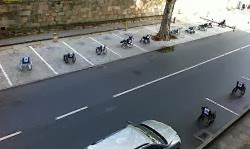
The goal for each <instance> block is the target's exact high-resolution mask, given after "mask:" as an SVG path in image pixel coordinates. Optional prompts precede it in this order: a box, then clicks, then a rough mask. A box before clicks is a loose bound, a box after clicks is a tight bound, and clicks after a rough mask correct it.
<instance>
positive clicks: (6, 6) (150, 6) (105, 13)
mask: <svg viewBox="0 0 250 149" xmlns="http://www.w3.org/2000/svg"><path fill="white" fill-rule="evenodd" d="M164 6H165V0H0V38H6V37H13V36H18V35H23V34H25V33H27V34H34V33H41V32H45V31H51V30H54V29H72V27H74V26H81V25H84V24H86V23H89V22H92V23H93V22H102V21H111V20H122V19H126V18H136V17H148V16H158V15H162V13H163V10H164Z"/></svg>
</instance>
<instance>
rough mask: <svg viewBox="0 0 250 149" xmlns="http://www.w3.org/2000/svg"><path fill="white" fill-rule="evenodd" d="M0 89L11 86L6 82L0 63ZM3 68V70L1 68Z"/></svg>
mask: <svg viewBox="0 0 250 149" xmlns="http://www.w3.org/2000/svg"><path fill="white" fill-rule="evenodd" d="M0 68H1V69H0V90H2V89H5V88H8V87H11V84H9V83H8V79H7V78H6V76H5V74H4V72H3V71H5V70H4V68H3V67H2V65H1V64H0ZM2 69H3V70H2Z"/></svg>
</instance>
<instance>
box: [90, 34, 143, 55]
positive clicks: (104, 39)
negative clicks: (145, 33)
mask: <svg viewBox="0 0 250 149" xmlns="http://www.w3.org/2000/svg"><path fill="white" fill-rule="evenodd" d="M115 33H117V32H116V31H114V32H107V33H102V34H96V35H94V36H93V38H95V39H96V40H97V41H98V42H100V43H102V44H105V45H106V46H108V47H109V48H110V49H112V50H113V51H115V52H116V53H118V54H119V55H120V56H121V57H123V58H125V57H131V56H134V55H138V54H141V53H144V52H145V51H143V50H141V49H139V48H138V47H135V46H134V47H132V48H122V47H121V44H120V41H121V40H122V39H121V38H122V37H118V36H116V34H115Z"/></svg>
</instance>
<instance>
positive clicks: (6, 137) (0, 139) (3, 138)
mask: <svg viewBox="0 0 250 149" xmlns="http://www.w3.org/2000/svg"><path fill="white" fill-rule="evenodd" d="M21 133H22V132H21V131H18V132H15V133H13V134H9V135H7V136H4V137H2V138H0V142H1V141H3V140H6V139H9V138H11V137H14V136H17V135H19V134H21Z"/></svg>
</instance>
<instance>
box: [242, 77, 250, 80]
mask: <svg viewBox="0 0 250 149" xmlns="http://www.w3.org/2000/svg"><path fill="white" fill-rule="evenodd" d="M242 78H243V79H245V80H247V81H250V79H249V78H246V77H242Z"/></svg>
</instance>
